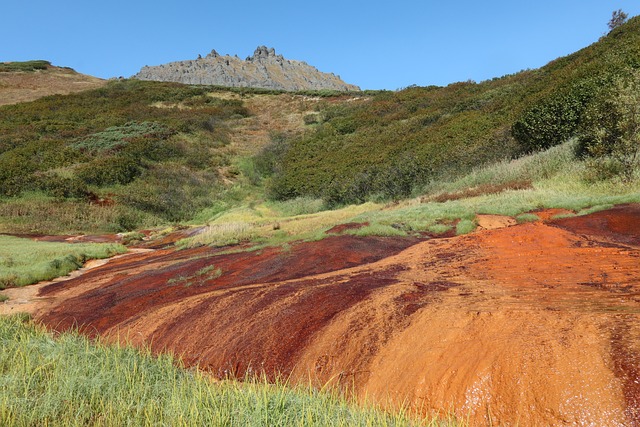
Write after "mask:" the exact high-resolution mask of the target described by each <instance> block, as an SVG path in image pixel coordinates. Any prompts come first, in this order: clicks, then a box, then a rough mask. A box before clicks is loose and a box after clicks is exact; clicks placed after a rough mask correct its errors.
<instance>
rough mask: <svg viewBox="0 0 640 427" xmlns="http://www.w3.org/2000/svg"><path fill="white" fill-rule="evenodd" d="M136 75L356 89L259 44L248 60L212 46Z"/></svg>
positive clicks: (282, 86) (183, 80) (290, 87)
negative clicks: (192, 57) (203, 53)
mask: <svg viewBox="0 0 640 427" xmlns="http://www.w3.org/2000/svg"><path fill="white" fill-rule="evenodd" d="M133 78H136V79H140V80H155V81H165V82H178V83H186V84H200V85H216V86H230V87H255V88H265V89H277V90H287V91H298V90H322V89H330V90H339V91H354V90H360V88H359V87H357V86H354V85H351V84H347V83H345V82H344V81H342V79H340V76H336V75H335V74H333V73H323V72H321V71H318V69H317V68H315V67H312V66H311V65H309V64H307V63H306V62H302V61H293V60H289V59H285V58H284V57H283V56H282V55H276V51H275V49H273V48H267V47H266V46H258V48H257V49H256V50H255V52H254V53H253V56H250V57H248V58H247V59H246V60H244V61H243V60H242V59H240V58H238V56H228V55H225V56H220V55H219V54H218V52H216V51H215V50H212V51H211V53H209V54H208V55H207V56H206V57H204V58H202V57H201V56H199V57H198V59H195V60H188V61H178V62H170V63H168V64H163V65H158V66H145V67H143V68H142V69H141V70H140V72H139V73H138V74H136V75H135V76H133Z"/></svg>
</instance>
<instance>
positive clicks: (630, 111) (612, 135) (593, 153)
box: [578, 70, 640, 181]
mask: <svg viewBox="0 0 640 427" xmlns="http://www.w3.org/2000/svg"><path fill="white" fill-rule="evenodd" d="M578 150H579V153H580V154H582V155H586V156H588V157H590V158H591V159H590V161H589V163H588V165H589V168H588V169H589V174H590V175H589V176H590V177H591V178H592V179H603V178H610V177H613V176H620V177H622V179H623V180H625V181H630V180H631V179H632V178H633V176H634V174H635V171H636V170H637V169H638V167H639V166H640V70H635V71H631V72H630V73H629V74H628V75H627V76H625V77H620V78H618V79H617V80H616V81H615V84H614V86H613V87H612V88H611V89H610V90H608V91H607V92H605V93H604V94H603V95H602V96H601V97H600V98H599V100H598V102H597V103H595V104H594V105H593V106H592V108H590V109H589V110H588V111H587V113H586V114H585V117H584V120H583V122H582V125H581V133H580V137H579V146H578Z"/></svg>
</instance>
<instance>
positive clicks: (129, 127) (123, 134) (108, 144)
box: [71, 122, 171, 154]
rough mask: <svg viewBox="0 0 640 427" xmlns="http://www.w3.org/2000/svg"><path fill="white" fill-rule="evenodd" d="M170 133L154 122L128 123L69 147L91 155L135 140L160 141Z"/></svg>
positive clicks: (111, 149)
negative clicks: (142, 138)
mask: <svg viewBox="0 0 640 427" xmlns="http://www.w3.org/2000/svg"><path fill="white" fill-rule="evenodd" d="M170 135H171V132H170V131H169V130H168V129H167V128H166V127H165V126H163V125H162V124H160V123H154V122H142V123H137V122H129V123H126V124H124V125H122V126H112V127H109V128H107V129H105V130H103V131H102V132H97V133H94V134H91V135H89V136H87V137H84V138H82V139H80V140H79V141H77V142H75V143H73V144H72V145H71V147H73V148H76V149H78V150H82V151H85V152H90V153H92V154H98V153H102V152H104V151H113V150H117V149H119V148H123V147H124V146H126V145H127V144H128V143H129V142H130V141H131V140H133V139H135V138H140V137H144V138H146V139H153V140H158V139H160V140H162V139H166V138H167V137H168V136H170Z"/></svg>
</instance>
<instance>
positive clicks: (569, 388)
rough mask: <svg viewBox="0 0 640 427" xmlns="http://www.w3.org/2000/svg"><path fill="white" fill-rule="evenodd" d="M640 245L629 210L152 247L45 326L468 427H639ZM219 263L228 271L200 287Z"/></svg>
mask: <svg viewBox="0 0 640 427" xmlns="http://www.w3.org/2000/svg"><path fill="white" fill-rule="evenodd" d="M545 215H546V214H545V213H543V214H542V215H540V216H541V217H545ZM506 225H511V224H506ZM639 243H640V205H627V206H620V207H617V208H615V209H612V210H610V211H607V212H599V213H596V214H592V215H588V216H585V217H577V218H568V219H562V220H556V221H552V222H547V223H544V222H536V223H528V224H523V225H517V226H509V227H504V228H498V229H492V230H484V231H481V232H478V233H475V234H473V235H467V236H461V237H455V238H446V239H432V240H426V241H421V242H417V241H407V240H400V239H388V238H387V239H385V238H362V237H354V236H331V237H328V238H327V239H325V240H322V241H320V242H312V243H301V244H297V245H292V247H291V249H290V250H289V251H283V250H281V249H278V248H269V249H264V250H263V251H261V252H253V253H245V254H231V255H229V254H226V255H224V254H219V253H218V252H217V251H216V250H213V249H211V248H198V249H192V250H185V251H180V252H174V251H171V250H158V251H156V252H154V253H145V254H139V255H134V256H131V257H128V258H124V259H120V260H117V261H115V262H113V263H110V264H108V265H107V266H104V267H101V268H98V269H95V270H92V271H90V272H88V273H86V274H85V275H84V276H82V277H79V278H76V279H72V280H69V281H67V282H62V283H58V284H53V285H50V286H47V287H44V288H43V289H42V290H41V292H40V295H41V296H43V297H47V298H49V299H48V301H49V305H48V306H47V307H44V308H41V309H40V311H39V312H37V314H36V315H37V318H38V319H40V320H41V321H43V322H45V323H46V324H48V325H50V326H51V327H53V328H58V329H64V328H68V327H72V326H73V325H74V324H76V322H77V324H78V325H80V326H81V327H82V329H83V330H85V331H86V332H87V333H90V334H101V335H104V336H111V337H115V336H116V334H125V335H127V336H128V337H129V338H130V339H131V340H132V341H133V342H134V343H147V344H151V345H152V347H153V348H154V349H155V350H156V351H163V350H168V351H172V352H175V353H177V354H179V355H181V356H182V358H183V359H184V361H185V362H186V363H187V364H189V365H199V366H200V367H201V368H203V369H207V370H209V371H210V372H212V373H213V374H214V375H217V376H220V377H225V376H229V375H231V376H233V375H237V376H242V375H244V374H246V373H252V372H264V373H265V374H267V375H268V376H269V377H271V378H273V377H274V376H276V375H278V374H284V375H288V376H290V378H291V379H292V380H294V381H305V382H306V381H309V380H311V381H312V382H313V383H315V384H317V385H318V386H320V385H325V384H327V383H329V384H333V385H336V386H338V387H343V388H345V389H347V388H348V389H350V390H352V391H353V393H355V395H356V396H358V397H360V398H364V397H365V396H366V397H367V398H369V399H375V400H376V401H378V402H380V403H383V404H385V403H388V404H390V405H392V406H393V405H397V404H401V403H408V404H410V405H411V406H412V407H413V408H414V409H415V410H418V411H424V412H431V411H447V410H452V411H453V412H454V413H456V414H457V415H458V416H460V417H463V418H467V417H468V418H469V419H470V420H471V421H472V423H473V425H498V424H499V425H607V426H638V425H640V246H639ZM211 265H213V266H215V267H216V268H220V269H221V271H222V275H221V276H219V277H216V275H213V276H207V275H206V274H205V273H198V272H202V271H203V270H202V268H203V267H207V266H211ZM170 279H174V280H172V281H170Z"/></svg>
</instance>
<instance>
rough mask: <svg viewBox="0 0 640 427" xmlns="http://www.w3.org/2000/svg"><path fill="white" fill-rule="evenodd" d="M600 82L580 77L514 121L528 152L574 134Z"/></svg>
mask: <svg viewBox="0 0 640 427" xmlns="http://www.w3.org/2000/svg"><path fill="white" fill-rule="evenodd" d="M601 84H602V82H598V81H597V80H596V79H592V80H585V81H579V82H578V83H576V84H574V85H573V86H572V87H570V88H569V89H567V90H562V91H560V92H558V93H556V94H554V95H552V96H550V97H548V98H545V99H543V100H542V101H541V102H539V103H537V104H536V105H534V106H533V107H531V108H530V109H529V110H527V111H526V112H525V113H524V114H523V115H522V116H521V117H520V118H519V119H518V120H516V122H515V123H514V124H513V126H512V128H511V131H512V134H513V136H514V138H515V139H516V140H517V141H518V142H519V143H520V144H521V145H522V147H523V148H524V150H525V152H528V153H531V152H536V151H541V150H545V149H547V148H549V147H552V146H554V145H558V144H560V143H562V142H564V141H566V140H567V139H569V138H571V137H572V136H574V135H575V134H576V132H577V129H578V125H579V123H580V120H581V118H582V115H583V113H584V111H585V110H586V109H587V107H588V106H589V104H590V102H591V100H592V99H593V98H594V97H595V96H596V94H597V92H598V90H599V87H600V86H601Z"/></svg>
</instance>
